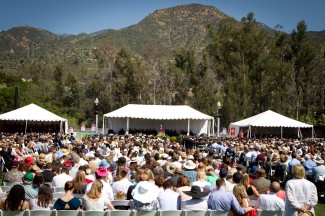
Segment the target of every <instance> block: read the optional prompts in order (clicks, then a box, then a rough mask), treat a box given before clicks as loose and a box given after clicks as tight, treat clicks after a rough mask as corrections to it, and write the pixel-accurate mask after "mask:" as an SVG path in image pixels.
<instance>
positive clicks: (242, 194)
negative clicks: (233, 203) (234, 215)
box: [233, 185, 248, 204]
mask: <svg viewBox="0 0 325 216" xmlns="http://www.w3.org/2000/svg"><path fill="white" fill-rule="evenodd" d="M233 193H234V195H235V197H236V199H237V200H238V202H239V204H242V202H243V199H245V198H247V197H248V195H247V192H246V188H245V186H244V185H236V186H235V187H234V190H233Z"/></svg>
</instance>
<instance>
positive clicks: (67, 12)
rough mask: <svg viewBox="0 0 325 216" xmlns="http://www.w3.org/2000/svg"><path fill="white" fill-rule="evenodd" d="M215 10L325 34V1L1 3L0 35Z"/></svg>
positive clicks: (117, 25) (94, 27)
mask: <svg viewBox="0 0 325 216" xmlns="http://www.w3.org/2000/svg"><path fill="white" fill-rule="evenodd" d="M190 3H199V4H203V5H212V6H215V7H216V8H218V9H219V10H220V11H222V12H224V13H225V14H227V15H229V16H231V17H234V18H235V19H237V20H240V19H241V18H242V17H244V16H246V15H247V14H248V13H249V12H253V13H254V15H255V18H256V20H257V21H259V22H262V23H264V24H266V25H268V26H269V27H274V26H275V25H277V24H281V25H282V26H283V27H284V28H283V31H286V32H288V33H290V32H291V31H292V30H293V29H294V28H295V27H296V25H297V23H298V22H299V21H301V20H305V21H306V23H307V26H308V29H307V30H308V31H321V30H325V22H324V21H325V13H324V11H323V10H324V8H325V1H324V0H312V1H307V0H201V1H200V0H197V1H190V0H117V1H114V0H0V31H6V30H8V29H10V28H12V27H14V26H23V25H30V26H34V27H37V28H42V29H45V30H48V31H51V32H53V33H59V34H64V33H67V34H79V33H81V32H85V33H92V32H96V31H100V30H103V29H121V28H124V27H127V26H130V25H133V24H136V23H138V22H139V21H141V20H142V19H143V18H144V17H145V16H147V15H149V14H150V13H153V12H154V11H155V10H158V9H163V8H168V7H173V6H177V5H182V4H190Z"/></svg>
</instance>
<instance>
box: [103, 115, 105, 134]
mask: <svg viewBox="0 0 325 216" xmlns="http://www.w3.org/2000/svg"><path fill="white" fill-rule="evenodd" d="M104 133H105V116H103V129H102V134H104Z"/></svg>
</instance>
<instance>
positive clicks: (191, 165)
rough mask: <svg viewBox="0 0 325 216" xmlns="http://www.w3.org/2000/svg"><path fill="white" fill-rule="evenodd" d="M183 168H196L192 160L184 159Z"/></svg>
mask: <svg viewBox="0 0 325 216" xmlns="http://www.w3.org/2000/svg"><path fill="white" fill-rule="evenodd" d="M184 168H185V169H195V168H196V164H195V163H193V161H192V160H188V161H186V163H185V164H184Z"/></svg>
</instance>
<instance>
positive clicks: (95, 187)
mask: <svg viewBox="0 0 325 216" xmlns="http://www.w3.org/2000/svg"><path fill="white" fill-rule="evenodd" d="M102 189H103V183H102V182H101V181H100V180H99V179H96V180H95V181H94V182H93V184H92V185H91V188H90V191H89V192H88V193H87V196H88V197H89V198H90V199H98V198H99V197H100V196H101V193H102Z"/></svg>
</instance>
